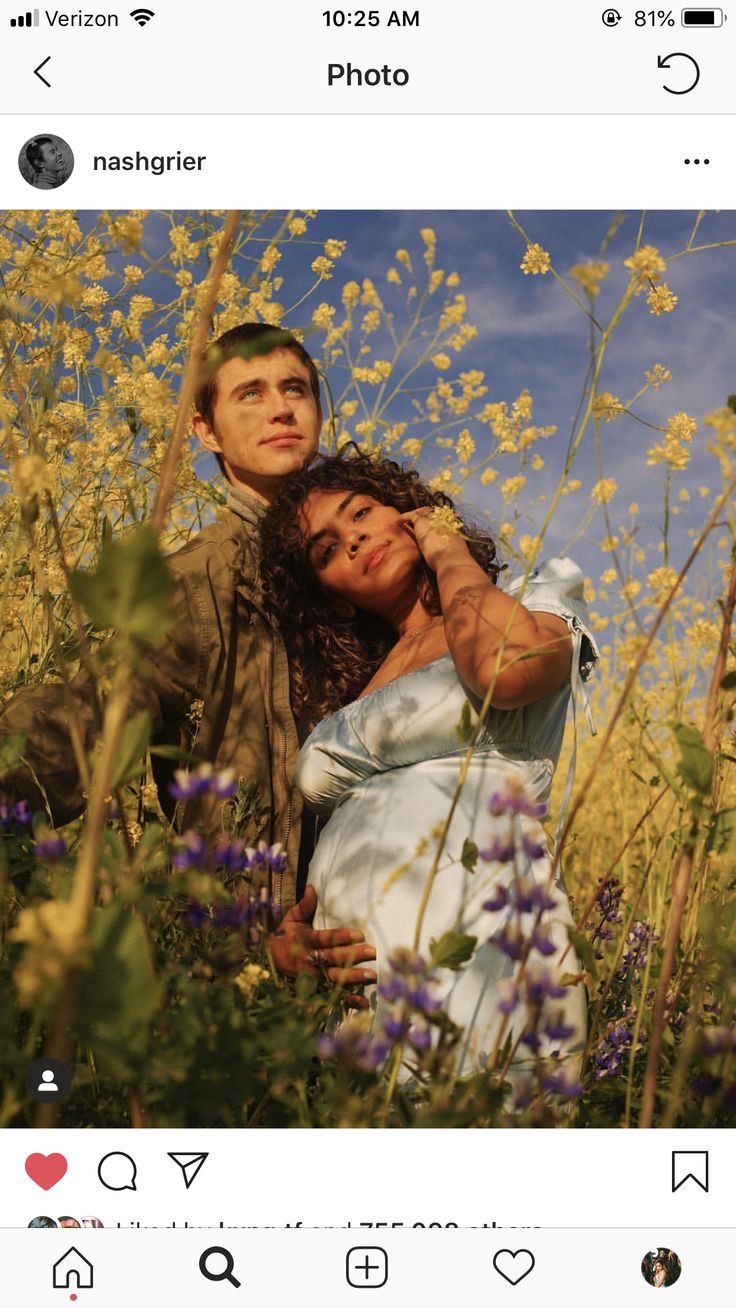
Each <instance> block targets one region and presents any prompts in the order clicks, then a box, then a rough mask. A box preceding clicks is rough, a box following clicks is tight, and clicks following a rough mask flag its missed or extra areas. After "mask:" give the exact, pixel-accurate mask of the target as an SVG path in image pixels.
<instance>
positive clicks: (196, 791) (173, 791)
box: [169, 763, 238, 802]
mask: <svg viewBox="0 0 736 1308" xmlns="http://www.w3.org/2000/svg"><path fill="white" fill-rule="evenodd" d="M237 788H238V784H237V781H236V780H235V774H234V772H233V770H232V768H225V769H224V770H222V771H220V772H215V769H214V767H213V766H212V764H211V763H202V764H201V765H200V766H199V767H198V768H196V769H195V771H194V772H190V771H189V770H188V769H186V768H177V770H176V771H175V773H174V781H173V782H172V783H171V785H170V786H169V794H170V795H172V796H173V798H174V799H179V800H183V801H184V802H186V801H187V800H189V799H193V798H194V797H195V796H196V795H216V796H217V798H218V799H229V798H230V796H231V795H234V794H235V792H236V790H237Z"/></svg>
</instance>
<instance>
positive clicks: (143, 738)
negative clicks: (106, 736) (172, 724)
mask: <svg viewBox="0 0 736 1308" xmlns="http://www.w3.org/2000/svg"><path fill="white" fill-rule="evenodd" d="M150 739H151V715H150V713H149V712H148V710H147V709H141V711H140V713H134V715H133V717H132V718H130V719H129V720H128V721H127V722H126V724H125V726H124V727H123V730H122V732H121V733H120V741H119V743H118V757H117V764H116V767H115V771H114V772H113V776H112V782H111V783H110V789H111V790H114V789H115V787H116V786H124V785H125V783H126V781H130V780H131V778H132V777H135V776H137V775H138V773H139V772H141V771H142V768H141V760H142V759H145V754H146V750H147V749H148V742H149V740H150Z"/></svg>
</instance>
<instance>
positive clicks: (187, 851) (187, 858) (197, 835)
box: [171, 831, 208, 871]
mask: <svg viewBox="0 0 736 1308" xmlns="http://www.w3.org/2000/svg"><path fill="white" fill-rule="evenodd" d="M207 858H208V852H207V841H206V840H205V838H204V836H203V835H202V834H201V832H199V831H185V832H184V834H183V836H182V838H181V843H180V844H179V845H178V846H177V848H176V849H175V850H174V853H173V854H172V856H171V862H172V865H173V866H174V867H176V868H179V870H180V871H187V870H188V869H190V868H203V867H205V866H206V864H207Z"/></svg>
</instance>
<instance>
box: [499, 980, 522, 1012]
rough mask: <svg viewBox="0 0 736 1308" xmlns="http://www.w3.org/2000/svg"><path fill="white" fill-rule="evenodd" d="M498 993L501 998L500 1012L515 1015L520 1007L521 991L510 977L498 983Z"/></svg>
mask: <svg viewBox="0 0 736 1308" xmlns="http://www.w3.org/2000/svg"><path fill="white" fill-rule="evenodd" d="M498 991H499V993H500V995H501V998H500V999H499V1001H498V1011H499V1012H500V1013H513V1012H514V1011H515V1009H517V1008H518V1007H519V999H520V991H519V987H518V985H517V984H516V982H515V981H513V980H512V979H511V978H510V977H503V978H502V979H501V980H500V981H499V983H498Z"/></svg>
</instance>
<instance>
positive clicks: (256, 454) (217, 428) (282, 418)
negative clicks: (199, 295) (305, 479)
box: [194, 349, 322, 503]
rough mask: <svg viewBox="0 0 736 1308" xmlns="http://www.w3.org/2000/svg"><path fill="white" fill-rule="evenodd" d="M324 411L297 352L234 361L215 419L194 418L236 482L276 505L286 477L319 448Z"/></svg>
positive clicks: (227, 368) (223, 379)
mask: <svg viewBox="0 0 736 1308" xmlns="http://www.w3.org/2000/svg"><path fill="white" fill-rule="evenodd" d="M321 427H322V411H321V409H320V407H319V405H318V404H317V402H316V400H315V398H314V396H313V394H312V388H311V386H310V381H309V373H308V371H307V369H306V367H305V365H304V364H303V363H302V361H301V359H299V357H298V356H297V355H296V354H295V353H294V351H293V350H284V349H279V350H273V351H272V353H271V354H262V355H259V356H258V357H256V358H254V359H242V358H235V359H228V361H227V363H224V364H223V365H222V367H221V368H220V370H219V372H218V373H217V395H216V398H215V407H214V415H213V421H212V423H210V422H208V420H207V418H206V417H205V416H204V414H201V413H198V414H195V417H194V430H195V431H196V433H197V435H198V436H199V439H200V440H201V442H202V444H203V445H205V446H206V448H207V449H208V450H212V451H213V452H214V453H216V454H221V455H222V458H223V459H224V461H225V465H226V467H227V470H228V475H229V477H230V480H231V482H232V483H233V485H235V486H239V487H241V488H242V489H243V490H247V491H251V492H252V493H253V494H255V495H257V496H258V497H259V498H260V499H262V500H265V501H266V502H267V503H270V502H271V500H272V499H274V498H275V496H276V495H277V494H278V491H279V488H280V485H281V482H282V481H283V479H284V478H285V477H289V476H290V475H291V474H292V473H294V472H298V471H299V469H300V468H303V467H304V465H305V464H306V463H308V462H309V460H310V459H311V458H312V456H313V455H314V454H316V452H317V447H318V444H319V433H320V429H321Z"/></svg>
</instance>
